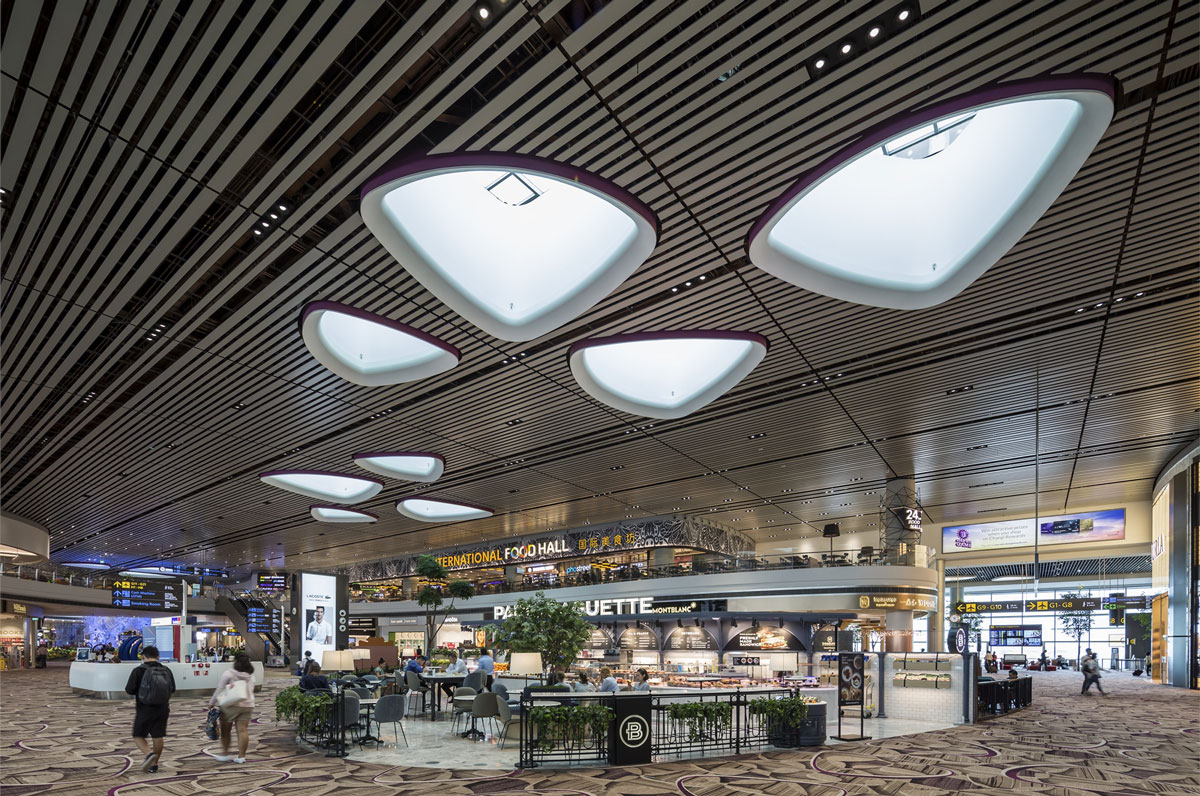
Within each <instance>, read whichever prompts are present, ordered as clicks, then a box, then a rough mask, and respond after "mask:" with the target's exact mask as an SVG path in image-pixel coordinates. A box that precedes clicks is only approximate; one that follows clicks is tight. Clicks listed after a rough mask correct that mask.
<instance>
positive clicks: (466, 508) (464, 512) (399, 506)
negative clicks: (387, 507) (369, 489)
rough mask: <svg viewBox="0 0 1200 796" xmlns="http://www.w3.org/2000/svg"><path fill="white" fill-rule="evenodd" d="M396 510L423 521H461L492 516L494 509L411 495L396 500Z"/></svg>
mask: <svg viewBox="0 0 1200 796" xmlns="http://www.w3.org/2000/svg"><path fill="white" fill-rule="evenodd" d="M396 511H398V512H400V513H401V514H403V515H404V516H405V517H410V518H412V519H414V520H421V521H422V522H461V521H463V520H476V519H480V518H483V517H490V516H492V513H493V512H492V510H491V509H488V508H484V507H483V506H476V505H473V504H470V503H459V502H456V501H452V500H438V499H436V498H425V497H420V498H416V497H409V498H403V499H401V500H398V501H397V502H396Z"/></svg>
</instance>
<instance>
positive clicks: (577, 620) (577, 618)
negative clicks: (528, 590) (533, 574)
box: [491, 591, 592, 669]
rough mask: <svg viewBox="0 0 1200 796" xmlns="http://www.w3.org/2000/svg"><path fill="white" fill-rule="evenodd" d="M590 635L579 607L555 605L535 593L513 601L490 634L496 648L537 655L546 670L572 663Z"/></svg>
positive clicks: (552, 601) (581, 607)
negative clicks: (500, 622)
mask: <svg viewBox="0 0 1200 796" xmlns="http://www.w3.org/2000/svg"><path fill="white" fill-rule="evenodd" d="M591 635H592V624H591V622H588V621H587V619H586V618H585V617H584V615H583V604H582V603H580V602H579V601H578V600H576V601H574V602H566V603H563V602H559V601H558V600H555V599H554V598H553V597H547V596H546V594H545V592H540V591H539V592H537V593H536V594H535V595H534V596H533V597H524V598H522V599H520V600H517V603H516V605H514V606H513V607H512V608H510V609H509V611H508V615H507V616H506V617H505V618H504V621H503V623H502V624H500V625H499V626H498V627H495V628H494V629H493V632H492V633H491V636H492V638H493V639H494V640H495V644H496V646H497V647H499V648H501V649H504V650H507V651H509V652H540V653H541V654H542V664H543V665H544V666H546V667H547V668H549V667H553V666H562V667H563V668H564V669H565V668H567V667H568V666H570V665H571V664H572V663H574V662H575V659H576V658H578V657H579V651H580V650H581V649H583V647H584V645H586V644H587V642H588V639H589V638H591Z"/></svg>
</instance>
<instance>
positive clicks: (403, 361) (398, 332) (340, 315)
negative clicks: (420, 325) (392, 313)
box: [300, 301, 459, 387]
mask: <svg viewBox="0 0 1200 796" xmlns="http://www.w3.org/2000/svg"><path fill="white" fill-rule="evenodd" d="M300 330H301V335H302V336H303V338H304V344H305V345H306V346H307V347H308V351H309V353H311V354H312V355H313V357H314V358H316V360H317V361H318V362H320V363H321V364H322V365H324V366H325V367H327V368H329V370H331V371H333V372H334V373H336V374H337V375H339V376H341V377H342V378H343V379H345V380H346V381H349V382H353V383H354V384H361V385H363V386H366V387H379V386H382V385H386V384H400V383H403V382H409V381H416V380H417V379H423V378H426V377H427V376H434V375H436V374H438V373H443V372H445V371H447V370H450V369H451V368H452V367H454V366H455V365H457V364H458V357H459V353H458V349H457V348H455V347H454V346H452V345H450V344H449V343H445V342H443V341H441V340H439V339H438V338H436V337H434V336H432V335H429V334H426V333H425V332H422V331H421V330H420V329H416V328H414V327H412V326H409V325H407V324H404V323H400V322H399V321H394V320H392V319H391V318H385V317H383V316H382V315H376V314H374V313H371V312H366V311H365V310H360V309H357V308H355V307H350V306H347V305H345V304H338V303H336V302H333V301H314V302H313V303H311V304H309V305H308V306H306V307H305V308H304V310H303V312H301V313H300Z"/></svg>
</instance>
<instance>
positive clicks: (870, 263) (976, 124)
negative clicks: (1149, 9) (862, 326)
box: [747, 74, 1117, 309]
mask: <svg viewBox="0 0 1200 796" xmlns="http://www.w3.org/2000/svg"><path fill="white" fill-rule="evenodd" d="M1116 91H1117V86H1116V82H1115V81H1114V80H1113V79H1112V78H1111V77H1109V76H1107V75H1094V74H1083V75H1056V76H1053V77H1047V78H1040V79H1035V80H1023V81H1013V82H1011V83H1005V84H1002V85H995V86H990V87H987V88H984V89H982V90H980V91H977V92H974V93H972V94H967V95H964V96H961V97H958V98H955V99H951V100H948V101H945V102H942V103H938V104H936V105H933V106H930V107H929V108H926V109H922V110H919V111H916V112H908V113H905V114H903V115H901V116H899V117H896V118H894V119H890V120H886V121H884V122H883V123H881V124H880V125H878V126H877V127H875V128H872V130H871V131H869V132H868V133H866V134H864V135H862V136H861V137H860V138H859V139H858V140H857V141H856V142H855V143H853V144H851V145H850V146H848V147H846V148H845V149H843V150H842V151H841V152H839V153H837V154H835V155H834V156H833V157H831V158H829V159H828V160H826V161H825V162H824V163H822V164H820V165H819V166H817V167H816V168H814V169H812V170H811V171H809V172H807V173H806V174H804V175H803V176H802V177H801V178H800V179H799V180H798V181H797V182H796V183H795V184H794V185H792V186H791V188H789V189H788V190H787V191H786V192H785V193H784V194H783V195H782V196H780V197H779V198H778V199H777V200H776V201H775V202H773V203H772V204H771V206H770V207H769V208H768V209H767V211H766V212H765V213H763V215H762V216H761V217H760V218H759V219H758V221H757V222H756V223H755V224H754V226H753V228H752V229H751V231H750V235H749V236H748V244H747V250H748V252H749V255H750V260H751V261H752V262H753V263H754V264H755V265H757V266H758V267H759V268H762V269H763V270H765V271H767V272H768V273H771V274H773V275H775V276H777V277H779V278H780V279H783V280H786V281H788V282H791V283H793V284H795V285H798V286H800V287H803V288H806V289H809V290H813V291H816V292H818V293H823V294H825V295H827V296H832V297H834V298H839V299H843V300H846V301H853V302H856V303H859V304H866V305H871V306H879V307H888V308H891V309H918V308H923V307H930V306H933V305H936V304H940V303H942V302H944V301H947V300H949V299H951V298H953V297H954V296H955V295H957V294H958V293H960V292H961V291H962V290H963V289H965V288H966V287H967V285H969V284H971V282H973V281H974V280H975V279H976V278H978V277H979V276H980V275H981V274H983V272H984V271H986V270H987V269H988V268H990V267H991V266H992V265H993V264H994V263H995V262H996V261H997V260H999V259H1000V257H1002V256H1003V255H1004V254H1005V253H1006V252H1007V251H1008V250H1009V249H1010V248H1011V247H1012V246H1013V244H1015V243H1016V242H1017V240H1019V239H1020V238H1021V236H1023V235H1024V234H1025V232H1027V231H1028V230H1029V228H1030V227H1032V226H1033V224H1034V223H1035V222H1036V221H1037V220H1038V218H1040V217H1041V215H1042V214H1043V213H1044V212H1045V211H1046V209H1047V208H1048V207H1049V206H1050V205H1051V203H1053V202H1054V200H1055V199H1056V198H1057V197H1058V195H1059V194H1060V193H1062V191H1063V189H1064V188H1065V187H1066V185H1067V183H1069V182H1070V181H1071V179H1072V178H1073V177H1074V176H1075V173H1076V172H1077V171H1078V170H1079V168H1080V166H1082V165H1083V162H1084V161H1085V160H1086V159H1087V157H1088V155H1090V154H1091V152H1092V150H1093V149H1094V148H1095V146H1096V143H1097V142H1098V141H1099V140H1100V137H1101V136H1102V135H1103V134H1104V132H1105V130H1106V129H1107V128H1108V124H1109V122H1110V121H1111V119H1112V115H1113V108H1114V103H1113V98H1114V97H1115V95H1116ZM949 217H953V218H954V219H955V220H956V223H955V224H954V225H953V229H952V230H951V231H950V232H949V234H947V232H946V226H945V219H946V218H949ZM863 229H870V230H871V234H870V235H862V234H861V231H862V230H863Z"/></svg>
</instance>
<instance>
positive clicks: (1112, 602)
mask: <svg viewBox="0 0 1200 796" xmlns="http://www.w3.org/2000/svg"><path fill="white" fill-rule="evenodd" d="M1153 600H1154V598H1152V597H1147V596H1146V595H1144V594H1143V595H1141V596H1138V597H1105V598H1103V599H1102V600H1101V605H1100V607H1101V608H1103V609H1105V610H1107V611H1115V610H1117V609H1119V608H1128V609H1129V610H1131V611H1144V610H1146V609H1147V608H1149V607H1150V604H1151V603H1152V602H1153Z"/></svg>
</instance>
